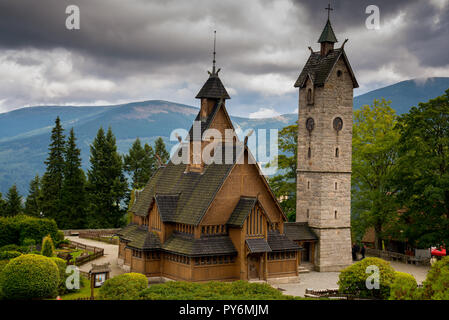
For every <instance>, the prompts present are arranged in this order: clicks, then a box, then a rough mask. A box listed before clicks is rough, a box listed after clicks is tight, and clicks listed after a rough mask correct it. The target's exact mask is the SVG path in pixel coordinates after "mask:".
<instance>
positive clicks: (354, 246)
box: [352, 243, 357, 261]
mask: <svg viewBox="0 0 449 320" xmlns="http://www.w3.org/2000/svg"><path fill="white" fill-rule="evenodd" d="M356 246H357V245H356V244H355V243H353V244H352V261H357V251H356Z"/></svg>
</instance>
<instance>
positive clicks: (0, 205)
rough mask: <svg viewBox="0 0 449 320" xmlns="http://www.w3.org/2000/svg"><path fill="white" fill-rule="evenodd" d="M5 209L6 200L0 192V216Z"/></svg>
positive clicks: (3, 214)
mask: <svg viewBox="0 0 449 320" xmlns="http://www.w3.org/2000/svg"><path fill="white" fill-rule="evenodd" d="M5 209H6V201H5V200H4V199H3V195H2V193H1V192H0V217H3V216H5V214H6V213H5Z"/></svg>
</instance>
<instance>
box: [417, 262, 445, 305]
mask: <svg viewBox="0 0 449 320" xmlns="http://www.w3.org/2000/svg"><path fill="white" fill-rule="evenodd" d="M422 299H425V300H447V299H449V257H443V258H442V259H441V260H440V261H437V262H436V263H434V264H433V265H432V267H431V268H430V270H429V272H428V273H427V277H426V280H425V281H424V282H423V292H422Z"/></svg>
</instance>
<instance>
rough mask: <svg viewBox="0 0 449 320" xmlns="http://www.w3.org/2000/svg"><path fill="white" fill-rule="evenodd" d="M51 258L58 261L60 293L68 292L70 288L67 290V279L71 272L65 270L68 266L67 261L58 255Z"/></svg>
mask: <svg viewBox="0 0 449 320" xmlns="http://www.w3.org/2000/svg"><path fill="white" fill-rule="evenodd" d="M50 259H51V260H53V261H54V262H55V263H56V266H57V267H58V270H59V285H58V294H60V295H62V294H64V293H67V292H68V291H69V290H67V288H66V285H65V281H66V279H67V277H68V276H69V274H67V273H66V272H65V270H66V268H67V263H66V262H65V260H63V259H61V258H58V257H51V258H50Z"/></svg>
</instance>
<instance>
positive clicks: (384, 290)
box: [338, 258, 395, 299]
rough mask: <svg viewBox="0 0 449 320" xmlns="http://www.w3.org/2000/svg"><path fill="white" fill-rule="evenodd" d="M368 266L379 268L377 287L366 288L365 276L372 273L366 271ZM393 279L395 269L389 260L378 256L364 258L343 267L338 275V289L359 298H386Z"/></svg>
mask: <svg viewBox="0 0 449 320" xmlns="http://www.w3.org/2000/svg"><path fill="white" fill-rule="evenodd" d="M369 266H377V267H378V268H379V272H380V274H379V289H376V288H373V289H368V287H367V285H366V280H367V278H368V277H370V276H372V275H373V273H371V272H368V273H367V270H368V269H367V268H368V267H369ZM394 279H395V270H394V269H393V268H392V267H391V266H390V263H389V262H387V261H385V260H382V259H379V258H365V259H363V260H361V261H359V262H356V263H354V264H353V265H351V266H349V267H347V268H345V269H343V270H342V271H341V273H340V275H339V280H338V285H339V291H340V292H341V293H344V294H350V295H354V296H358V297H360V298H377V299H388V298H389V297H390V286H391V284H392V283H393V281H394ZM370 281H371V280H370Z"/></svg>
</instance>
